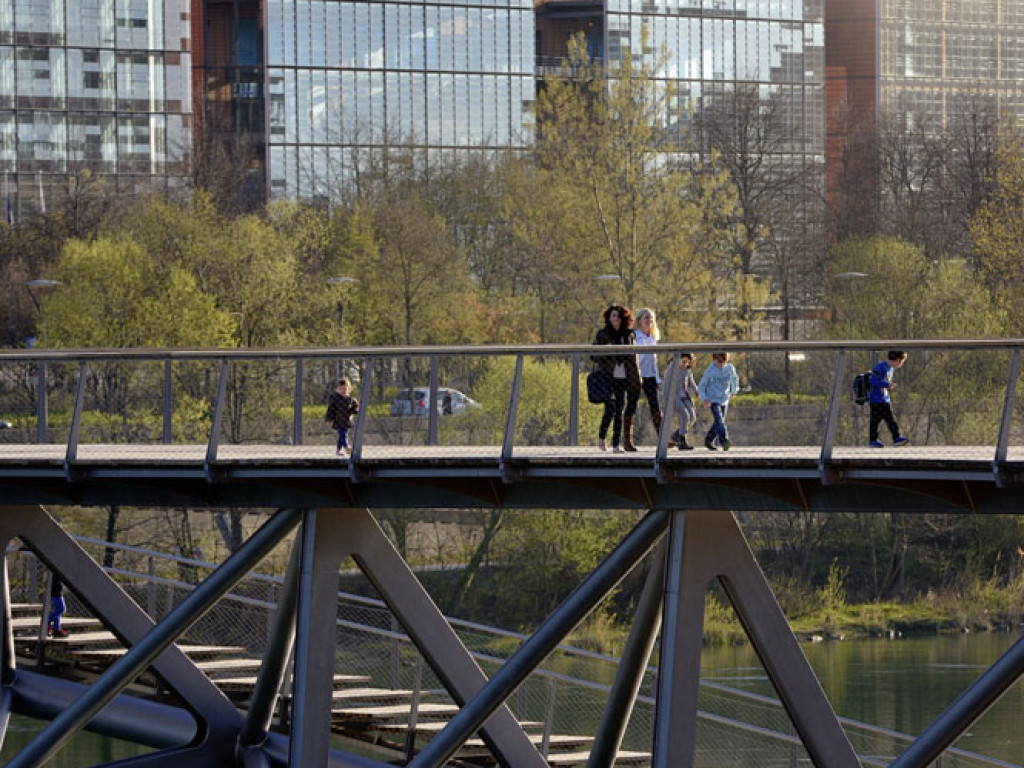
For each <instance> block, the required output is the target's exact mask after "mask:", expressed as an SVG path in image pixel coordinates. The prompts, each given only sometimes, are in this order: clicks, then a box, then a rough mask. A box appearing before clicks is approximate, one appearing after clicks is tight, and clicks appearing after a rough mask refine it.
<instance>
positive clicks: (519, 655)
mask: <svg viewBox="0 0 1024 768" xmlns="http://www.w3.org/2000/svg"><path fill="white" fill-rule="evenodd" d="M667 525H668V513H667V512H665V511H664V510H654V511H652V512H648V513H647V515H646V516H645V517H644V518H643V520H641V521H640V522H639V523H638V524H637V526H636V527H635V528H634V529H633V530H632V531H630V533H629V534H628V535H627V536H626V538H624V539H623V540H622V541H621V542H620V543H619V545H618V546H617V547H616V548H615V549H614V550H613V551H612V552H611V554H609V555H608V557H606V558H605V559H604V560H603V561H602V562H601V564H600V565H598V566H597V568H596V569H595V570H594V571H593V573H591V574H590V575H589V576H587V578H586V579H584V580H583V583H582V584H580V585H579V586H578V587H577V588H576V589H575V590H574V591H573V593H572V594H571V595H569V597H567V598H566V599H565V601H564V602H563V603H562V604H561V605H560V606H559V607H558V608H557V609H555V612H554V613H552V614H551V615H550V616H549V617H548V618H547V619H545V621H544V622H543V623H542V624H541V625H540V627H538V629H537V631H536V632H534V633H533V635H531V636H530V638H529V639H528V640H526V641H525V642H524V643H523V644H522V645H521V646H520V647H519V650H518V651H516V652H515V653H514V654H512V656H511V657H510V658H509V659H508V660H507V661H506V662H505V663H504V665H502V667H501V669H500V670H498V672H497V674H495V675H494V677H492V678H491V679H490V680H489V681H488V682H487V684H486V685H485V686H484V687H483V688H481V689H480V692H479V693H478V694H477V695H476V696H474V697H473V698H472V699H471V700H469V701H468V702H466V704H465V705H464V706H463V707H462V709H461V710H459V713H458V714H457V715H455V717H453V718H452V719H451V720H450V721H449V722H448V725H446V726H445V727H444V729H442V730H441V732H440V733H439V734H438V735H437V736H435V737H434V738H433V739H431V740H430V742H429V743H428V744H427V746H426V747H424V748H423V751H422V752H420V753H419V755H417V757H416V758H415V759H414V760H413V761H412V762H411V763H409V766H410V768H439V767H440V766H441V765H443V764H444V763H445V761H447V760H448V758H450V757H451V756H452V755H453V754H454V753H455V751H456V750H457V749H458V748H459V747H460V746H462V744H463V743H464V742H465V741H466V739H468V738H469V736H470V734H472V733H473V732H474V731H476V730H478V729H479V728H480V726H481V725H483V723H484V721H485V720H487V718H488V717H490V716H491V714H492V713H493V712H494V710H495V709H497V708H498V707H499V706H500V705H501V704H502V703H503V702H504V701H505V699H507V698H508V697H509V696H510V695H511V694H512V692H513V691H514V690H515V689H516V688H517V687H518V686H519V685H520V683H522V682H523V680H525V679H526V678H527V676H528V675H529V674H530V673H531V672H532V671H533V670H535V669H536V668H537V667H538V666H539V665H540V664H541V662H543V661H544V659H545V658H546V657H547V656H548V654H550V653H551V652H552V651H553V650H555V648H557V647H558V644H559V643H560V642H561V641H562V640H563V639H564V638H565V636H566V635H567V634H569V633H570V632H571V631H572V630H573V629H575V627H576V626H577V625H578V624H579V623H580V622H581V621H583V619H585V618H586V616H587V614H589V613H590V612H591V611H592V610H593V609H594V607H595V606H596V605H597V604H598V603H599V602H601V600H602V599H604V598H605V597H606V596H607V595H608V593H609V592H611V591H612V590H613V589H614V588H615V586H616V585H617V584H618V583H619V582H620V581H621V580H622V579H623V578H624V577H625V576H626V574H628V573H629V572H630V571H631V570H632V569H633V566H635V565H636V564H637V563H638V562H640V560H642V559H643V557H644V555H646V554H647V552H648V551H650V549H651V547H653V546H654V545H655V544H657V543H658V540H659V539H660V538H661V537H662V535H663V534H664V533H665V528H666V526H667Z"/></svg>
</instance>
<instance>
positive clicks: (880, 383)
mask: <svg viewBox="0 0 1024 768" xmlns="http://www.w3.org/2000/svg"><path fill="white" fill-rule="evenodd" d="M886 357H887V358H888V359H886V360H883V361H882V362H880V363H879V364H878V365H876V366H875V367H874V368H872V369H871V392H870V393H869V394H868V403H869V404H870V407H871V417H870V421H869V422H868V447H870V448H882V447H883V446H882V442H881V441H880V440H879V439H878V425H879V424H881V423H882V422H883V421H884V422H885V423H886V425H887V426H888V427H889V431H890V432H891V433H892V444H893V445H906V444H907V443H908V442H910V441H909V440H908V439H907V438H906V437H904V436H903V435H901V434H900V425H899V424H897V423H896V417H895V416H893V415H892V401H891V400H890V399H889V393H890V391H891V390H892V388H893V387H895V386H896V382H894V381H893V380H892V374H893V371H895V370H896V369H897V368H899V367H900V366H901V365H903V363H905V362H906V361H907V353H906V352H904V351H903V350H901V349H892V350H889V354H888V355H886Z"/></svg>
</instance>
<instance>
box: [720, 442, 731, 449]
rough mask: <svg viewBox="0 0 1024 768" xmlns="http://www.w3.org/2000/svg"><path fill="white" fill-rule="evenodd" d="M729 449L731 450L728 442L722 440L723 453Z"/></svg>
mask: <svg viewBox="0 0 1024 768" xmlns="http://www.w3.org/2000/svg"><path fill="white" fill-rule="evenodd" d="M730 448H732V443H730V442H729V441H728V440H723V441H722V450H723V451H728V450H729V449H730Z"/></svg>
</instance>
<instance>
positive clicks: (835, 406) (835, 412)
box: [818, 349, 846, 483]
mask: <svg viewBox="0 0 1024 768" xmlns="http://www.w3.org/2000/svg"><path fill="white" fill-rule="evenodd" d="M845 366H846V350H845V349H840V350H839V359H838V360H837V361H836V374H835V378H834V379H833V381H832V398H831V400H830V401H829V404H828V418H827V419H826V421H825V434H824V436H823V438H822V443H821V456H820V458H819V459H818V471H819V472H820V473H821V481H822V483H828V473H829V466H828V465H829V464H830V463H831V461H832V448H833V445H834V444H835V440H836V426H837V425H838V423H839V408H840V405H839V402H840V398H841V397H842V384H843V370H844V368H845Z"/></svg>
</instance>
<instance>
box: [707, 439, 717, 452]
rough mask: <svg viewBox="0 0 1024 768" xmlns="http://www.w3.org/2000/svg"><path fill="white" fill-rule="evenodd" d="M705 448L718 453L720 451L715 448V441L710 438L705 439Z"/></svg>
mask: <svg viewBox="0 0 1024 768" xmlns="http://www.w3.org/2000/svg"><path fill="white" fill-rule="evenodd" d="M704 447H705V448H707V449H708V450H709V451H717V450H718V448H717V447H715V441H714V440H712V439H711V438H710V437H708V438H705V440H704Z"/></svg>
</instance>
